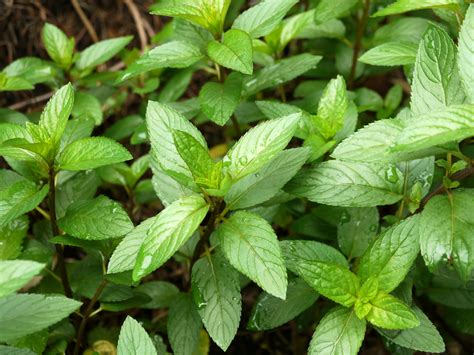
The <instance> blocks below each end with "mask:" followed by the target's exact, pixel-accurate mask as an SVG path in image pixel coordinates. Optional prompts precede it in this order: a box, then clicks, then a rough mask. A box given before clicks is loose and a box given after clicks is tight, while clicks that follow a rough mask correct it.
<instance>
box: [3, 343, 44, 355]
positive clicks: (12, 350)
mask: <svg viewBox="0 0 474 355" xmlns="http://www.w3.org/2000/svg"><path fill="white" fill-rule="evenodd" d="M0 354H2V355H36V354H37V353H35V352H33V351H31V350H29V349H25V348H16V347H13V346H6V345H0Z"/></svg>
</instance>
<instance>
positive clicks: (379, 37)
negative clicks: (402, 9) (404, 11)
mask: <svg viewBox="0 0 474 355" xmlns="http://www.w3.org/2000/svg"><path fill="white" fill-rule="evenodd" d="M429 24H430V22H429V20H428V19H426V18H422V17H411V16H410V17H399V18H396V19H393V21H392V19H391V21H390V22H389V23H388V24H386V25H385V26H382V27H380V28H378V29H377V30H376V31H375V33H374V37H373V43H374V45H376V46H378V45H380V44H382V43H386V42H396V41H402V42H411V43H416V44H419V43H420V41H421V37H422V36H423V33H424V32H425V30H426V28H427V27H428V25H429Z"/></svg>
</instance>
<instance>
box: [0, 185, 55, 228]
mask: <svg viewBox="0 0 474 355" xmlns="http://www.w3.org/2000/svg"><path fill="white" fill-rule="evenodd" d="M48 191H49V188H48V185H45V186H43V187H39V186H37V185H36V184H35V183H33V182H32V181H29V180H26V179H19V180H18V181H15V182H13V183H12V184H10V185H9V186H7V187H4V188H0V227H3V226H5V225H6V224H7V223H8V222H10V221H12V220H14V219H15V218H17V217H19V216H21V215H22V214H24V213H27V212H29V211H31V210H33V209H34V208H36V206H38V205H39V204H40V203H41V201H43V199H44V198H45V197H46V195H47V194H48Z"/></svg>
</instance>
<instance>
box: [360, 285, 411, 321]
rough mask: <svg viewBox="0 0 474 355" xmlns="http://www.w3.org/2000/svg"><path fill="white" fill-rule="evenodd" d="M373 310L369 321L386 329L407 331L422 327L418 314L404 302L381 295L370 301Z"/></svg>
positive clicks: (369, 315) (368, 317)
mask: <svg viewBox="0 0 474 355" xmlns="http://www.w3.org/2000/svg"><path fill="white" fill-rule="evenodd" d="M370 304H371V305H372V309H371V310H370V312H369V314H367V320H368V321H369V322H370V323H372V324H373V325H375V326H377V327H380V328H384V329H407V328H414V327H417V326H418V325H420V321H419V320H418V318H417V316H416V314H415V313H414V312H413V311H412V310H411V309H410V307H408V306H407V305H406V304H405V303H403V302H402V301H399V300H398V299H397V298H395V297H393V296H391V295H388V294H386V293H383V292H381V293H379V294H378V295H377V296H376V297H375V298H373V299H372V300H371V301H370Z"/></svg>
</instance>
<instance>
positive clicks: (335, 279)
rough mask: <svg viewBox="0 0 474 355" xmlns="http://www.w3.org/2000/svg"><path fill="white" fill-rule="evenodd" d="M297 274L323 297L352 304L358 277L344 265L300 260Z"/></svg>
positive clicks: (344, 303)
mask: <svg viewBox="0 0 474 355" xmlns="http://www.w3.org/2000/svg"><path fill="white" fill-rule="evenodd" d="M297 270H298V274H299V275H300V276H301V277H302V278H303V279H304V280H305V281H306V282H307V283H308V284H309V285H311V286H312V287H313V288H314V289H315V290H316V291H318V292H319V293H320V294H321V295H323V296H324V297H327V298H329V299H331V300H333V301H334V302H337V303H339V304H341V305H343V306H345V307H350V306H352V305H353V304H354V303H355V301H356V299H357V294H358V291H359V288H360V285H359V279H358V278H357V276H356V275H354V274H353V273H352V272H351V271H350V270H348V269H347V268H346V267H343V266H340V265H337V264H331V263H326V262H321V261H311V262H300V263H298V265H297Z"/></svg>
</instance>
